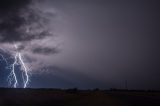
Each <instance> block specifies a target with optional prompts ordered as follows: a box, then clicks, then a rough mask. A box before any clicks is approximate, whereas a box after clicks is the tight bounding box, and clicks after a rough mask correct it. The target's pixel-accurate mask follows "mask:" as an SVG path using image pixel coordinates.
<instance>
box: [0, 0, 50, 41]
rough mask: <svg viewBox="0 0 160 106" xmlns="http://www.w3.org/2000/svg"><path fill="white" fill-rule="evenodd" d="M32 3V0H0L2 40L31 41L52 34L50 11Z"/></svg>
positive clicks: (0, 38)
mask: <svg viewBox="0 0 160 106" xmlns="http://www.w3.org/2000/svg"><path fill="white" fill-rule="evenodd" d="M32 3H33V2H32V0H23V1H22V0H14V1H9V0H2V1H0V41H1V42H10V43H12V42H17V41H30V40H33V39H42V38H44V37H46V36H51V33H50V32H49V30H48V29H47V23H48V22H49V21H48V19H47V17H49V16H48V13H44V12H42V11H40V10H38V9H35V8H34V7H32V6H31V5H32ZM46 16H47V17H46Z"/></svg>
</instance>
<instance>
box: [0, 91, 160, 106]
mask: <svg viewBox="0 0 160 106" xmlns="http://www.w3.org/2000/svg"><path fill="white" fill-rule="evenodd" d="M39 105H40V106H160V92H146V91H109V90H108V91H99V90H95V91H91V90H83V91H79V90H74V89H72V90H56V89H0V106H39Z"/></svg>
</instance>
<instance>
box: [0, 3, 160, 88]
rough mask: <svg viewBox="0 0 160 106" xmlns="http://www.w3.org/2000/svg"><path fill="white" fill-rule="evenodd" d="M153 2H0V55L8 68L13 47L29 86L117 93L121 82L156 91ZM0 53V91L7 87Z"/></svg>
mask: <svg viewBox="0 0 160 106" xmlns="http://www.w3.org/2000/svg"><path fill="white" fill-rule="evenodd" d="M159 4H160V3H159V0H12V1H11V0H1V1H0V54H1V55H3V56H4V57H5V58H6V59H7V61H8V62H9V64H12V63H13V62H14V58H13V56H14V55H15V52H16V50H15V48H14V46H13V43H14V44H17V46H18V51H19V52H21V53H22V55H23V58H24V60H25V64H26V65H27V66H28V67H29V68H30V70H29V73H30V84H29V85H28V87H31V88H74V87H77V88H79V89H90V88H101V89H109V88H120V89H123V88H125V82H126V81H127V83H128V88H129V89H154V90H160V55H159V54H160V46H159V45H160V33H159V32H160V31H159V30H160V20H159V19H160V6H159ZM1 55H0V87H9V86H8V82H7V76H8V74H9V73H10V69H9V68H7V66H6V63H5V61H4V60H3V58H2V56H1ZM20 71H21V70H20V68H19V67H18V66H17V67H16V73H17V76H19V73H20ZM18 78H19V82H21V81H22V80H21V78H20V76H19V77H18Z"/></svg>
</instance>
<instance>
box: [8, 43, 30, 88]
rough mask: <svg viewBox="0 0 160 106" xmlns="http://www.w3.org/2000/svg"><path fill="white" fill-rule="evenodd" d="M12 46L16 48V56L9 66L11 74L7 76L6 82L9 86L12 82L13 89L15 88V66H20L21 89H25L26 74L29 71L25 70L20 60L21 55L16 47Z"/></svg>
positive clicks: (16, 80)
mask: <svg viewBox="0 0 160 106" xmlns="http://www.w3.org/2000/svg"><path fill="white" fill-rule="evenodd" d="M14 46H15V48H16V54H15V56H14V63H13V64H12V65H11V66H10V67H11V72H10V74H9V76H8V81H9V84H10V85H11V84H12V82H13V87H14V88H17V86H18V79H17V75H16V72H15V70H16V69H15V65H20V66H21V70H22V79H23V88H26V87H27V85H28V83H29V74H28V71H29V69H28V68H27V66H26V64H25V62H24V60H23V58H22V54H21V53H20V52H19V51H18V50H17V49H18V47H17V45H14Z"/></svg>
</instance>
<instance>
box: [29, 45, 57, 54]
mask: <svg viewBox="0 0 160 106" xmlns="http://www.w3.org/2000/svg"><path fill="white" fill-rule="evenodd" d="M32 52H33V53H36V54H45V55H47V54H56V53H59V50H58V49H57V48H49V47H36V48H34V49H32Z"/></svg>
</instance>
